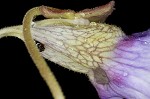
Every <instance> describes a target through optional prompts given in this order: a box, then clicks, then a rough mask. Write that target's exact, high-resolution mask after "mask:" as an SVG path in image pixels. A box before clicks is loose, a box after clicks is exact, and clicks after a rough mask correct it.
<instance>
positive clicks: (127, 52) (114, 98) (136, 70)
mask: <svg viewBox="0 0 150 99" xmlns="http://www.w3.org/2000/svg"><path fill="white" fill-rule="evenodd" d="M149 51H150V29H149V30H147V31H144V32H140V33H134V34H133V35H131V36H127V37H125V38H123V39H122V40H120V42H118V43H117V44H116V46H115V48H114V49H113V51H112V56H111V57H107V59H106V60H108V61H107V62H104V63H103V64H101V65H100V67H101V68H99V67H98V68H97V69H95V70H93V75H94V77H93V78H91V82H92V83H93V85H94V86H95V88H96V90H97V92H98V94H99V96H100V97H101V99H123V98H125V99H150V94H149V93H150V79H149V78H150V54H149ZM102 69H103V70H102ZM101 73H102V74H103V75H102V74H101ZM98 75H101V76H98ZM101 80H102V81H101Z"/></svg>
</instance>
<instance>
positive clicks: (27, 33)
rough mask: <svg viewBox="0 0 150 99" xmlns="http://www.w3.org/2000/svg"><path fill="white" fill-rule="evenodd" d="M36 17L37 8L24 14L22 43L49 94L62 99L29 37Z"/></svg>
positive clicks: (49, 71) (56, 98)
mask: <svg viewBox="0 0 150 99" xmlns="http://www.w3.org/2000/svg"><path fill="white" fill-rule="evenodd" d="M37 15H41V12H40V8H39V7H35V8H32V9H31V10H29V11H28V12H27V13H26V15H25V17H24V20H23V36H24V41H25V44H26V47H27V49H28V51H29V53H30V55H31V57H32V59H33V61H34V63H35V64H36V66H37V68H38V70H39V72H40V74H41V76H42V77H43V79H44V80H45V82H46V83H47V85H48V87H49V89H50V90H51V93H52V95H53V97H54V99H64V98H65V97H64V95H63V93H62V90H61V88H60V86H59V84H58V82H57V80H56V79H55V76H54V75H53V73H52V71H51V70H50V68H49V67H48V65H47V64H46V62H45V60H44V59H43V57H42V56H41V54H40V53H39V50H38V48H37V47H36V46H35V43H34V40H33V39H32V36H31V30H30V27H31V22H32V20H33V18H34V17H35V16H37Z"/></svg>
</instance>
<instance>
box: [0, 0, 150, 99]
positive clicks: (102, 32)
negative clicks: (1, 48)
mask: <svg viewBox="0 0 150 99" xmlns="http://www.w3.org/2000/svg"><path fill="white" fill-rule="evenodd" d="M113 6H114V1H111V2H110V3H108V4H106V5H104V6H101V7H98V8H95V9H92V10H90V9H87V10H83V11H80V12H74V11H72V10H60V9H55V8H51V7H45V6H41V7H36V8H33V9H31V10H29V11H28V12H27V14H26V15H25V17H24V21H23V26H14V27H8V28H4V29H1V30H0V37H4V36H16V37H18V38H20V39H22V40H23V41H24V42H25V44H26V46H27V48H28V50H29V53H30V55H31V57H32V59H33V61H34V62H35V64H36V66H37V68H38V70H39V72H40V74H41V75H42V77H43V79H44V80H45V81H46V83H47V85H48V87H49V88H50V90H51V92H52V94H53V97H54V98H55V99H63V98H64V96H63V94H62V91H61V89H60V86H59V85H58V83H57V81H56V79H55V77H54V76H53V74H52V73H51V71H50V68H48V66H47V64H46V63H45V61H44V60H43V58H42V57H41V55H42V56H43V57H44V58H46V59H48V60H50V61H53V62H55V63H57V64H59V65H60V66H63V67H65V68H68V69H70V70H73V71H76V72H80V73H84V74H87V76H88V77H89V79H90V81H91V82H92V84H93V85H94V86H95V88H96V90H97V92H98V94H99V97H100V98H102V99H122V98H126V99H149V98H150V96H149V94H148V93H149V92H150V90H149V89H148V88H149V86H150V85H149V80H148V79H147V78H148V77H149V73H150V72H149V53H148V52H149V33H150V32H149V30H148V31H146V32H141V33H138V34H134V35H132V36H129V37H127V36H126V35H125V34H124V33H123V31H122V30H121V29H120V28H118V27H116V26H114V25H108V24H105V23H101V22H104V21H105V19H106V18H107V16H108V15H110V14H111V12H112V11H113V9H114V8H113ZM41 14H42V15H44V16H45V17H46V18H55V19H45V20H42V21H39V22H35V23H33V24H32V25H31V22H32V18H33V17H34V16H36V15H41ZM60 18H61V19H60ZM99 22H100V23H99ZM22 29H23V31H22ZM22 32H23V34H22ZM30 33H31V34H30ZM32 38H33V39H34V40H35V41H37V42H38V44H39V48H40V50H38V49H37V47H36V46H35V44H34V40H33V39H32ZM39 51H40V53H39ZM53 86H55V87H53Z"/></svg>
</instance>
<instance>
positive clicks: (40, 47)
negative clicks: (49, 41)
mask: <svg viewBox="0 0 150 99" xmlns="http://www.w3.org/2000/svg"><path fill="white" fill-rule="evenodd" d="M35 43H36V46H37V47H38V49H39V51H40V52H42V51H44V50H45V47H44V44H42V43H41V42H39V41H36V40H35Z"/></svg>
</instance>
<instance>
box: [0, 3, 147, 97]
mask: <svg viewBox="0 0 150 99" xmlns="http://www.w3.org/2000/svg"><path fill="white" fill-rule="evenodd" d="M115 1H116V6H115V8H116V10H115V11H114V12H113V14H112V15H111V16H109V18H108V19H107V20H106V23H108V24H115V25H117V26H119V27H121V28H122V30H123V31H124V32H125V33H126V34H131V33H135V32H140V31H144V30H147V29H148V28H150V15H149V13H150V8H149V5H148V4H149V3H148V1H149V0H139V1H138V0H115ZM131 1H132V2H131ZM107 2H109V0H86V1H84V0H83V1H82V0H73V1H72V0H70V1H68V0H20V1H17V0H9V1H8V0H4V1H0V5H1V6H0V13H1V14H0V28H3V27H6V26H12V25H17V24H22V19H23V16H24V14H25V13H26V12H27V10H29V9H30V8H32V7H35V6H40V5H47V6H51V7H55V8H62V9H73V10H75V11H79V10H82V9H85V8H92V7H96V6H99V5H103V4H106V3H107ZM47 62H48V64H49V66H50V67H51V68H52V71H53V72H54V74H55V75H56V77H57V79H58V81H59V82H60V85H61V87H62V89H63V91H64V94H65V95H66V99H99V98H98V96H97V93H96V91H95V89H94V87H93V86H92V85H91V83H90V82H89V80H88V78H87V77H86V76H85V75H83V74H79V73H75V72H73V71H69V70H67V69H64V68H62V67H60V66H58V65H56V64H54V63H52V62H50V61H47ZM3 96H4V97H3ZM9 96H10V97H11V98H17V99H23V98H26V99H30V98H32V99H37V98H38V99H52V97H51V94H50V92H49V89H48V88H47V86H46V84H45V82H44V81H43V80H42V78H41V76H40V75H39V73H38V70H37V69H36V67H35V65H34V63H33V62H32V60H31V58H30V56H29V54H28V52H27V49H26V47H25V45H24V43H23V42H22V41H21V40H19V39H16V38H14V37H8V38H3V39H0V99H6V98H8V97H9Z"/></svg>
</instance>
